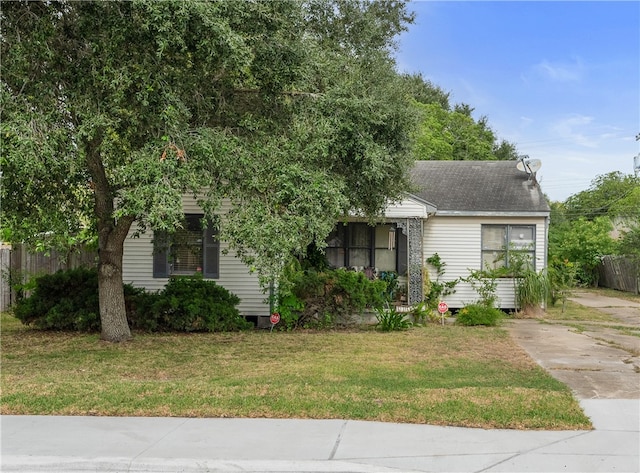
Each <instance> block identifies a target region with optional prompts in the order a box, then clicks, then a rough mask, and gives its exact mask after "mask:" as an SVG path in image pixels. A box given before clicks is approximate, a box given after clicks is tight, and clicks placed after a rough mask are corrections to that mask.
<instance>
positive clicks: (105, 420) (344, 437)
mask: <svg viewBox="0 0 640 473" xmlns="http://www.w3.org/2000/svg"><path fill="white" fill-rule="evenodd" d="M581 404H582V406H583V408H584V410H585V412H586V413H587V415H589V416H590V417H591V419H592V421H593V424H594V426H595V430H592V431H518V430H483V429H466V428H458V427H437V426H430V425H414V424H388V423H379V422H359V421H342V420H291V419H287V420H270V419H185V418H131V417H124V418H123V417H56V416H3V417H2V418H1V431H2V463H1V467H2V471H3V472H16V471H19V472H45V471H46V472H70V473H71V472H89V471H92V472H96V471H99V472H190V473H191V472H241V471H242V472H388V471H404V472H409V471H431V472H497V471H502V472H507V471H508V472H517V471H536V472H556V471H570V472H611V471H616V472H638V471H640V425H639V422H638V419H639V418H640V412H639V406H640V401H638V400H635V399H634V400H582V401H581Z"/></svg>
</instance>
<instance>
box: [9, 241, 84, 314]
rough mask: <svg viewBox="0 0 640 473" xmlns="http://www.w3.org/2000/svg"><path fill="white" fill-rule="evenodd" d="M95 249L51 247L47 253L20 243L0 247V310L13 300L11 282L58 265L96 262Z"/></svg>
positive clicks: (80, 264)
mask: <svg viewBox="0 0 640 473" xmlns="http://www.w3.org/2000/svg"><path fill="white" fill-rule="evenodd" d="M96 259H97V253H96V252H95V251H93V250H87V249H84V248H83V249H80V250H77V251H72V252H69V253H62V252H58V251H55V250H51V251H50V252H48V253H42V252H32V251H29V249H28V248H27V247H25V246H24V245H17V246H14V247H13V248H12V247H9V246H2V247H0V311H5V310H7V309H9V307H11V305H12V304H13V303H14V302H15V301H16V297H17V294H16V291H15V290H13V289H14V288H13V287H12V285H13V284H15V283H16V282H18V281H22V282H26V281H28V280H29V279H30V278H32V277H36V276H40V275H43V274H53V273H55V272H57V271H59V270H61V269H73V268H79V267H85V268H91V267H95V266H96Z"/></svg>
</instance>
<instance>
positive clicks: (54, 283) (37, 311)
mask: <svg viewBox="0 0 640 473" xmlns="http://www.w3.org/2000/svg"><path fill="white" fill-rule="evenodd" d="M124 291H125V301H126V306H127V309H128V311H130V310H132V307H133V305H134V302H133V301H134V300H135V298H136V297H138V295H139V294H140V292H141V290H139V289H135V288H133V287H132V286H130V285H125V286H124ZM14 315H15V316H16V317H17V318H18V319H19V320H20V321H21V322H22V323H23V324H25V325H34V326H35V327H37V328H40V329H45V330H73V331H80V332H96V331H100V307H99V303H98V272H97V270H96V269H87V268H77V269H71V270H66V271H62V270H61V271H58V272H57V273H55V274H47V275H44V276H40V277H37V278H35V280H34V285H33V292H32V294H31V295H30V296H28V297H25V298H22V299H19V300H18V302H17V304H16V306H15V308H14Z"/></svg>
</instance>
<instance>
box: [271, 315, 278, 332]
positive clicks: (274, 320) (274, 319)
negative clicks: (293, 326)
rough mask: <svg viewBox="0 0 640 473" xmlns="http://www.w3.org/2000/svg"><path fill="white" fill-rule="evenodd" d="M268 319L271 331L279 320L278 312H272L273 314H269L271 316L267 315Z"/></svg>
mask: <svg viewBox="0 0 640 473" xmlns="http://www.w3.org/2000/svg"><path fill="white" fill-rule="evenodd" d="M269 320H270V321H271V331H272V332H273V327H275V325H276V324H277V323H278V322H280V314H278V313H277V312H274V313H273V314H271V317H269Z"/></svg>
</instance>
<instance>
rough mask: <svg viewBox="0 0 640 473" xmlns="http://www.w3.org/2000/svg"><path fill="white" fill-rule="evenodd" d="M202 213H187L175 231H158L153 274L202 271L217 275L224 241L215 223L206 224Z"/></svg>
mask: <svg viewBox="0 0 640 473" xmlns="http://www.w3.org/2000/svg"><path fill="white" fill-rule="evenodd" d="M202 217H203V216H202V215H198V214H187V215H185V221H184V225H183V227H182V228H178V229H176V230H175V232H173V233H167V232H162V231H156V232H154V237H153V277H154V278H166V277H169V276H177V275H193V274H202V275H203V276H204V277H205V278H210V279H216V278H218V277H219V270H220V242H219V241H218V232H217V230H216V229H215V228H213V227H207V228H203V225H202Z"/></svg>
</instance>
